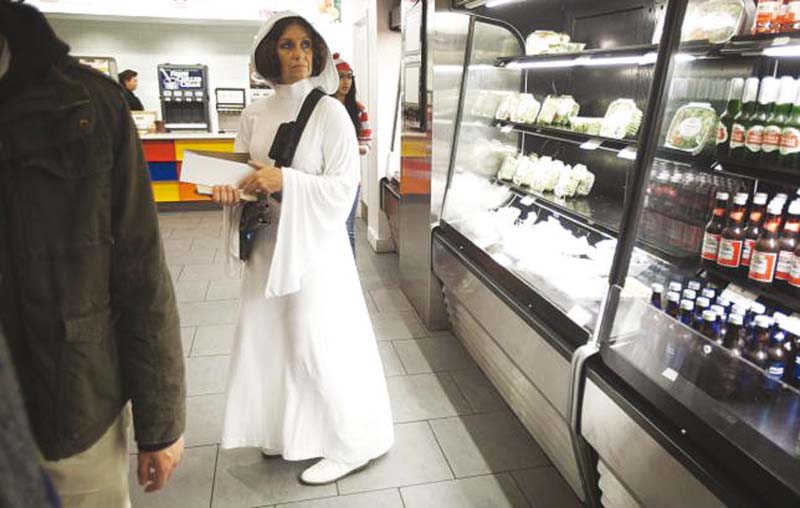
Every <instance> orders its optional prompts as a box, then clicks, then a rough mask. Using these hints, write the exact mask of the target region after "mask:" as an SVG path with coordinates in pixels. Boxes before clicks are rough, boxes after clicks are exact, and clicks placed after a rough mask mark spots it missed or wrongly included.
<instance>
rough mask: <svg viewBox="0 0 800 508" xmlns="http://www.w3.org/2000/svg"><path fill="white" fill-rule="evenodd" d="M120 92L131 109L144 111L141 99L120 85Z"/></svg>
mask: <svg viewBox="0 0 800 508" xmlns="http://www.w3.org/2000/svg"><path fill="white" fill-rule="evenodd" d="M122 93H123V95H124V96H125V100H126V101H128V107H129V108H131V111H144V106H143V105H142V101H140V100H139V98H138V97H136V95H134V93H133V92H131V91H130V90H128V89H127V88H125V87H122Z"/></svg>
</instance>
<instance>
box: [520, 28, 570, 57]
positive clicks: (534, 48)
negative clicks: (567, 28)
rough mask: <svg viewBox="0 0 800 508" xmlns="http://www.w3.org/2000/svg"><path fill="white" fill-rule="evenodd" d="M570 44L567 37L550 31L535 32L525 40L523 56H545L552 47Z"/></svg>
mask: <svg viewBox="0 0 800 508" xmlns="http://www.w3.org/2000/svg"><path fill="white" fill-rule="evenodd" d="M567 42H570V38H569V35H567V34H562V33H558V32H552V31H550V30H536V31H534V32H533V33H531V34H530V35H529V36H528V38H527V39H526V40H525V54H527V55H545V54H547V53H550V52H551V50H550V48H551V47H552V46H555V45H558V44H561V43H567Z"/></svg>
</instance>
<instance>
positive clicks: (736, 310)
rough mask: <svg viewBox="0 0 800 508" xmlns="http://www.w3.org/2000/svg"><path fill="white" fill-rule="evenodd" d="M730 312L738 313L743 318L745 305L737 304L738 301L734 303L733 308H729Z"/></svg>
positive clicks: (745, 311) (745, 312) (745, 313)
mask: <svg viewBox="0 0 800 508" xmlns="http://www.w3.org/2000/svg"><path fill="white" fill-rule="evenodd" d="M731 314H738V315H740V316H742V317H743V318H744V317H746V316H747V307H745V306H743V305H739V304H738V303H734V304H733V308H732V309H731Z"/></svg>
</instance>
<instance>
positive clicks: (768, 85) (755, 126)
mask: <svg viewBox="0 0 800 508" xmlns="http://www.w3.org/2000/svg"><path fill="white" fill-rule="evenodd" d="M727 102H728V105H727V107H726V109H725V112H724V113H723V114H722V116H720V121H719V127H718V129H717V146H716V155H717V158H718V159H721V160H725V159H732V160H736V161H741V162H751V163H752V162H759V161H761V162H766V163H770V164H780V165H781V166H785V167H798V166H799V165H800V83H798V81H797V80H796V79H794V78H792V77H790V76H783V77H781V78H780V79H777V78H774V77H771V76H769V77H766V78H763V79H759V78H748V79H746V80H745V79H744V78H734V79H733V80H731V82H730V86H729V88H728V98H727Z"/></svg>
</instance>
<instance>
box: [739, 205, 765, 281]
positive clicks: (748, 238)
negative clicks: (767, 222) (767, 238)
mask: <svg viewBox="0 0 800 508" xmlns="http://www.w3.org/2000/svg"><path fill="white" fill-rule="evenodd" d="M766 211H767V193H766V192H759V193H757V194H756V195H755V196H754V197H753V206H752V207H751V208H750V218H749V222H748V224H747V231H745V234H744V248H743V250H742V267H743V268H744V270H745V273H747V271H748V270H749V267H750V258H751V257H752V256H753V246H754V245H755V243H756V240H758V235H759V234H760V233H761V225H762V224H763V223H764V214H765V212H766Z"/></svg>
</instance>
